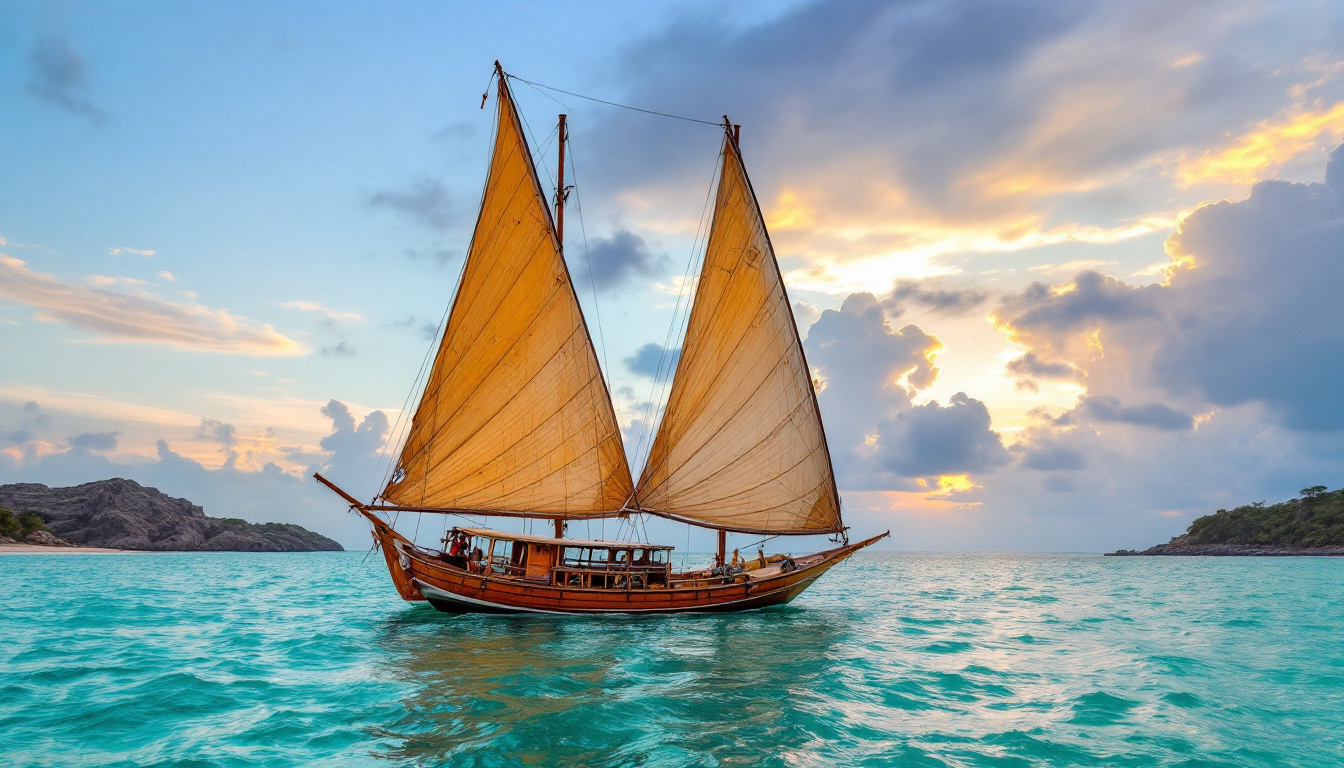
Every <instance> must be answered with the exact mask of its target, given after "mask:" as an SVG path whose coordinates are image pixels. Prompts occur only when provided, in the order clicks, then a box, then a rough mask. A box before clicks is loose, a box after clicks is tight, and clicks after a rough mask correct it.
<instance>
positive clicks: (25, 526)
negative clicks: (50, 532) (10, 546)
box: [0, 507, 47, 541]
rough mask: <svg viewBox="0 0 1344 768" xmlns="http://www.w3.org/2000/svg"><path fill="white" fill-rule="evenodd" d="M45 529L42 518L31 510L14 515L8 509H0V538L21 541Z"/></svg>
mask: <svg viewBox="0 0 1344 768" xmlns="http://www.w3.org/2000/svg"><path fill="white" fill-rule="evenodd" d="M46 529H47V526H46V524H45V523H44V522H43V521H42V516H41V515H39V514H38V513H36V512H34V511H32V510H31V509H30V510H28V511H27V512H21V513H19V514H18V515H15V514H14V510H12V509H10V508H9V507H0V536H5V537H8V538H11V539H16V540H18V541H23V540H24V539H26V538H28V534H30V533H33V532H34V531H45V530H46Z"/></svg>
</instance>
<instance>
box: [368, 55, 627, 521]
mask: <svg viewBox="0 0 1344 768" xmlns="http://www.w3.org/2000/svg"><path fill="white" fill-rule="evenodd" d="M496 73H497V75H498V77H499V106H498V119H497V127H496V131H495V141H494V150H493V153H492V155H491V161H490V171H489V174H488V175H487V178H486V189H485V194H484V195H483V197H482V202H481V210H480V213H479V214H478V216H477V220H476V227H475V230H474V232H473V235H472V239H471V243H470V245H469V246H468V250H467V260H466V264H465V265H464V267H463V274H462V278H461V280H460V282H459V285H458V289H457V292H456V295H455V297H454V299H453V303H452V309H451V310H450V311H449V315H448V322H447V325H446V327H445V330H444V333H443V336H442V338H441V339H440V342H439V349H438V353H437V354H436V355H435V358H434V363H433V366H432V368H431V369H430V371H429V374H428V376H427V380H426V384H425V387H424V390H423V392H422V393H421V396H420V402H419V404H418V405H417V407H416V409H415V412H414V416H413V417H412V419H411V428H410V430H409V432H408V434H407V436H406V439H405V442H404V445H403V447H402V450H401V452H400V457H399V459H398V461H397V464H396V470H395V471H394V472H393V474H392V478H391V480H390V481H389V483H388V484H387V486H386V488H385V489H384V491H383V493H382V498H383V499H384V500H385V501H386V502H387V503H388V504H390V505H391V507H392V508H393V509H400V510H404V511H414V512H440V513H442V512H456V511H468V510H469V512H467V513H469V514H486V515H499V516H511V517H532V518H541V519H550V520H555V519H557V518H558V519H560V520H561V521H564V520H571V519H586V518H595V517H607V516H609V515H610V514H611V511H612V510H614V509H619V508H620V506H621V505H622V503H624V501H625V500H626V499H628V498H630V496H631V494H632V493H633V490H634V488H633V482H632V479H631V477H630V470H629V466H628V464H627V460H626V457H625V451H624V448H623V446H622V444H621V437H620V427H619V424H618V422H617V420H616V414H615V411H614V409H613V407H612V404H611V396H610V394H609V393H608V391H607V387H606V382H605V380H604V378H603V377H602V375H601V366H600V364H599V361H598V357H597V352H596V349H595V348H594V346H593V342H592V337H591V336H590V335H589V333H588V327H587V324H586V323H585V321H584V318H583V310H582V308H581V307H580V306H579V301H578V296H577V294H576V293H575V291H574V285H573V281H572V279H571V277H570V274H569V269H568V267H567V266H566V264H565V260H564V258H563V255H562V254H561V250H560V243H559V238H558V235H559V232H558V230H557V227H556V223H557V222H556V221H555V220H554V218H553V214H555V213H562V212H563V205H564V198H565V196H566V195H565V192H566V191H567V189H566V187H565V186H561V187H560V188H559V189H556V190H553V193H554V197H552V195H548V194H547V193H546V191H545V187H544V186H543V185H542V182H541V180H540V178H539V177H538V174H537V169H536V167H535V166H534V165H533V162H532V152H531V149H530V148H529V147H528V145H527V140H526V138H525V134H526V128H525V126H524V124H523V123H522V118H521V116H520V115H519V114H518V111H517V106H516V104H515V103H514V101H513V98H512V94H511V92H510V90H509V87H508V82H507V79H508V78H507V75H506V74H504V73H503V72H502V71H501V70H499V69H498V68H497V70H496ZM562 121H563V118H562ZM560 135H561V136H562V141H567V140H568V138H569V137H568V131H563V132H562V133H561V134H560ZM561 172H562V176H561V178H562V179H563V178H565V177H564V176H563V166H561ZM563 183H564V182H563V181H562V184H563ZM556 203H558V206H557V207H556V208H552V205H553V204H556ZM561 525H562V527H561V531H563V522H562V523H561Z"/></svg>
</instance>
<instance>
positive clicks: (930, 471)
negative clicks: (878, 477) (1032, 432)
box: [875, 392, 1009, 477]
mask: <svg viewBox="0 0 1344 768" xmlns="http://www.w3.org/2000/svg"><path fill="white" fill-rule="evenodd" d="M877 435H878V437H877V440H876V442H875V447H876V459H877V462H878V464H879V465H880V466H881V467H882V468H883V469H886V470H888V471H890V472H893V473H894V474H896V475H898V476H901V477H928V476H933V475H951V474H963V473H972V472H974V473H979V472H988V471H990V470H992V469H994V468H996V467H1000V466H1002V465H1004V464H1006V463H1008V459H1009V456H1008V452H1007V451H1006V450H1005V449H1004V447H1003V441H1002V440H1001V439H1000V438H999V435H998V433H997V432H994V431H993V430H992V429H990V417H989V409H988V408H986V407H985V404H984V403H982V402H980V401H979V400H974V399H972V398H970V397H967V396H966V393H965V392H958V393H957V394H955V395H953V396H952V397H951V398H950V399H949V400H948V404H947V406H940V405H938V404H937V403H925V404H924V405H917V406H914V407H913V408H911V409H910V410H908V411H905V412H902V413H897V414H896V415H895V416H893V417H891V418H890V419H885V420H883V421H881V422H879V423H878V425H877Z"/></svg>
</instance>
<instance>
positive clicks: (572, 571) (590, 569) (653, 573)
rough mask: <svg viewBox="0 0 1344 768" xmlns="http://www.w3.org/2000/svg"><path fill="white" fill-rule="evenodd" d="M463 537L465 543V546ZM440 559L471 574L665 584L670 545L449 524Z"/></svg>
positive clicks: (618, 585) (562, 582) (607, 584)
mask: <svg viewBox="0 0 1344 768" xmlns="http://www.w3.org/2000/svg"><path fill="white" fill-rule="evenodd" d="M463 542H465V546H463ZM443 543H444V554H443V555H441V556H440V559H441V560H443V562H445V563H447V564H448V565H451V566H453V567H456V568H461V569H464V570H466V571H468V572H471V573H487V572H488V573H490V574H492V575H494V576H503V577H505V578H512V579H519V580H523V581H530V582H533V583H536V584H547V585H552V586H557V587H575V588H580V589H620V590H631V589H667V588H668V586H669V584H670V582H671V579H672V558H671V556H670V553H671V551H672V547H669V546H660V545H657V544H644V543H640V542H631V541H598V540H583V539H553V538H548V537H546V536H533V535H530V534H525V533H505V532H503V531H493V530H490V529H488V528H453V529H452V530H450V531H449V532H448V533H447V534H446V535H445V536H444V537H443Z"/></svg>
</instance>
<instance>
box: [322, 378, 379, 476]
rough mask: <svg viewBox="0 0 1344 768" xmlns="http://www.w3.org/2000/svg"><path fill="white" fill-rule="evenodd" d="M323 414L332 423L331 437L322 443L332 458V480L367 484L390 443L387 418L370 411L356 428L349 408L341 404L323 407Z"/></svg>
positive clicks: (339, 402) (329, 464)
mask: <svg viewBox="0 0 1344 768" xmlns="http://www.w3.org/2000/svg"><path fill="white" fill-rule="evenodd" d="M322 414H323V415H324V416H326V417H327V418H329V419H331V422H332V433H331V434H330V435H328V436H327V437H324V438H322V442H321V443H320V445H321V447H322V450H324V451H327V452H328V453H330V454H331V459H330V460H329V462H328V466H329V467H330V473H331V478H332V480H334V481H336V482H344V483H359V484H367V483H368V481H369V478H370V477H371V476H372V470H373V469H374V468H376V466H377V465H378V461H379V454H380V452H381V451H382V449H383V444H384V442H385V441H386V439H387V428H388V423H387V416H386V415H385V414H384V413H383V412H382V411H370V412H369V414H368V415H367V416H365V417H364V419H363V420H362V421H360V422H359V425H358V426H356V425H355V417H354V415H353V414H351V413H350V408H349V407H347V406H346V404H345V403H342V402H341V401H339V400H332V401H330V402H329V403H327V404H326V405H325V406H323V407H322ZM351 487H359V486H358V485H352V486H351ZM377 490H379V491H381V490H382V489H381V488H379V489H377Z"/></svg>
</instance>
